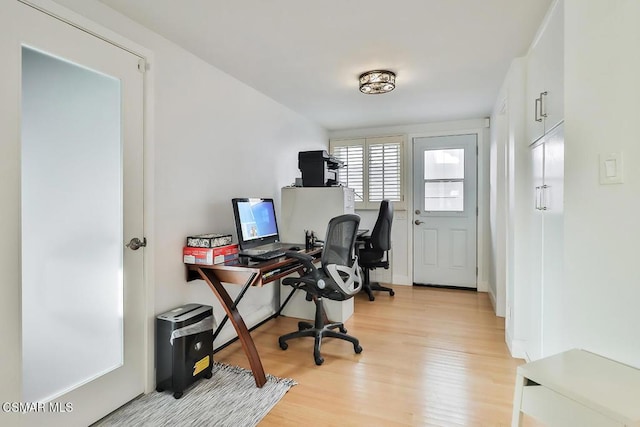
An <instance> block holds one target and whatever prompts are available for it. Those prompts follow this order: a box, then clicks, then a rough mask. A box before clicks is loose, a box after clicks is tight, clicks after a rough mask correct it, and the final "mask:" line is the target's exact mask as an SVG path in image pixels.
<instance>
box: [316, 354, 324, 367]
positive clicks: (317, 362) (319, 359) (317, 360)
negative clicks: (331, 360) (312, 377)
mask: <svg viewBox="0 0 640 427" xmlns="http://www.w3.org/2000/svg"><path fill="white" fill-rule="evenodd" d="M314 359H315V361H316V365H318V366H320V365H322V364H323V363H324V359H323V358H322V357H320V356H318V357H314Z"/></svg>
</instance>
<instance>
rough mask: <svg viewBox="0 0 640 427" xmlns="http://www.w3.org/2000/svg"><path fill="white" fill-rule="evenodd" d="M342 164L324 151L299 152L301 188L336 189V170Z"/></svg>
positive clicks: (342, 164)
mask: <svg viewBox="0 0 640 427" xmlns="http://www.w3.org/2000/svg"><path fill="white" fill-rule="evenodd" d="M343 166H344V162H342V161H341V160H338V159H337V158H336V157H333V156H331V155H329V153H327V152H326V151H325V150H315V151H300V152H299V153H298V168H299V169H300V171H301V172H302V186H303V187H336V186H338V185H339V182H338V169H340V168H341V167H343Z"/></svg>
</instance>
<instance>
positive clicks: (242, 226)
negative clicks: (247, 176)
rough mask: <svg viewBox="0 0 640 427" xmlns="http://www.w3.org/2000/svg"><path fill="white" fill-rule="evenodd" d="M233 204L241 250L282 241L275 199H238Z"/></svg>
mask: <svg viewBox="0 0 640 427" xmlns="http://www.w3.org/2000/svg"><path fill="white" fill-rule="evenodd" d="M232 204H233V215H234V219H235V221H236V231H237V232H238V242H239V244H240V248H241V249H248V248H253V247H255V246H260V245H264V244H267V243H275V242H278V241H279V240H280V238H279V236H278V224H277V222H276V211H275V208H274V205H273V199H249V198H238V199H233V200H232Z"/></svg>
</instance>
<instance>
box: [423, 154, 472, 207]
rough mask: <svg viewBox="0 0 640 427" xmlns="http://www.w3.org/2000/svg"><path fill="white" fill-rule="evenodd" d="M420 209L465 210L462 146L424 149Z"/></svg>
mask: <svg viewBox="0 0 640 427" xmlns="http://www.w3.org/2000/svg"><path fill="white" fill-rule="evenodd" d="M423 210H425V211H430V212H463V211H464V149H462V148H452V149H444V150H425V152H424V202H423Z"/></svg>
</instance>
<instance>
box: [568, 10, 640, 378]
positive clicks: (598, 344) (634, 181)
mask: <svg viewBox="0 0 640 427" xmlns="http://www.w3.org/2000/svg"><path fill="white" fill-rule="evenodd" d="M565 17H566V18H565V19H566V29H565V43H566V45H565V73H566V74H565V86H566V88H565V110H566V111H565V130H566V137H565V193H564V194H565V255H564V258H565V265H566V268H565V275H566V284H565V289H564V291H563V294H564V300H565V301H566V312H565V322H566V323H565V324H564V325H561V326H562V332H563V334H564V339H565V342H566V345H567V347H582V348H585V349H587V350H590V351H594V352H596V353H601V354H603V355H605V356H607V357H611V358H614V359H618V360H621V361H623V362H625V363H627V364H630V365H633V366H636V367H639V368H640V269H638V267H637V266H638V260H639V259H640V257H639V255H638V254H639V250H638V242H639V241H640V226H639V224H638V217H639V215H638V212H640V167H638V165H639V164H640V137H639V136H638V117H640V49H638V46H639V45H640V26H638V22H640V2H638V1H637V0H609V1H606V2H605V1H599V2H594V1H590V2H584V1H583V0H566V4H565ZM609 152H623V153H624V184H617V185H600V184H599V180H598V156H599V155H600V154H602V153H609ZM559 326H560V325H559Z"/></svg>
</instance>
